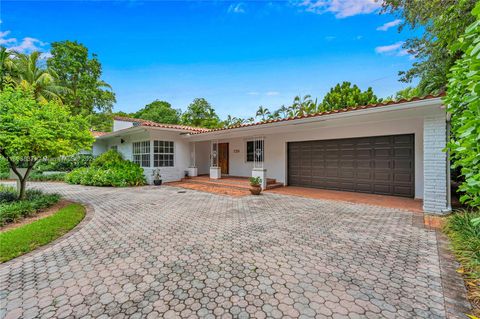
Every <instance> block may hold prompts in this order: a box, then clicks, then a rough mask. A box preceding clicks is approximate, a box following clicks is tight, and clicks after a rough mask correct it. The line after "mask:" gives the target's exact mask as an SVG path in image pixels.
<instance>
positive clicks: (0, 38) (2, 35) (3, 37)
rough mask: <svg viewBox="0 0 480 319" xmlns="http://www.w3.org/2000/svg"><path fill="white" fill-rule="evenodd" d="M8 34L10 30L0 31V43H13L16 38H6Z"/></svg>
mask: <svg viewBox="0 0 480 319" xmlns="http://www.w3.org/2000/svg"><path fill="white" fill-rule="evenodd" d="M9 34H10V31H4V32H1V31H0V45H5V46H7V45H8V44H9V43H12V44H14V43H16V42H17V39H15V38H7V35H9Z"/></svg>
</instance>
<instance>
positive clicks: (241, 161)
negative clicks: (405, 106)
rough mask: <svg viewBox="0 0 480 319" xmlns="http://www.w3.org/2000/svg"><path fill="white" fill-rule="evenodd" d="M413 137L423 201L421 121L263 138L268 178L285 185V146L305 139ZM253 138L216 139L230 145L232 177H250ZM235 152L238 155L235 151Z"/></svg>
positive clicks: (418, 193) (417, 186)
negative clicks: (248, 150) (248, 158)
mask: <svg viewBox="0 0 480 319" xmlns="http://www.w3.org/2000/svg"><path fill="white" fill-rule="evenodd" d="M396 134H415V197H416V198H423V162H424V161H423V119H422V118H416V119H402V120H390V121H382V122H375V123H364V124H356V125H355V124H354V125H351V124H348V125H345V126H341V127H339V126H335V127H323V128H310V129H308V130H305V129H304V130H302V129H301V128H300V127H299V128H297V131H291V132H288V133H279V134H270V135H268V134H267V135H264V138H265V162H264V168H266V169H267V176H268V178H275V179H276V180H277V181H278V182H281V183H284V184H287V183H288V181H287V143H288V142H296V141H308V140H327V139H338V138H350V137H365V136H382V135H396ZM248 140H252V137H243V138H232V139H219V140H218V142H219V143H229V144H230V145H229V160H230V162H229V167H230V172H229V173H230V175H232V176H251V174H252V169H253V163H252V162H247V161H246V142H247V141H248ZM198 144H199V143H197V147H196V148H197V154H198V153H199V152H204V153H207V154H208V153H209V148H208V147H206V148H203V147H199V145H198ZM235 150H237V151H238V152H236V151H235Z"/></svg>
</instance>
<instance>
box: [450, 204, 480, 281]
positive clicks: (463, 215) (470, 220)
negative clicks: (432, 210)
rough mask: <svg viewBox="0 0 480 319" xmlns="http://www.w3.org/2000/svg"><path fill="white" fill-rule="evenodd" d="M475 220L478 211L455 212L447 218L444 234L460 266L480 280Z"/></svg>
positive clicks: (479, 241)
mask: <svg viewBox="0 0 480 319" xmlns="http://www.w3.org/2000/svg"><path fill="white" fill-rule="evenodd" d="M477 218H480V211H476V212H468V211H461V212H457V213H455V214H453V215H452V216H450V217H448V219H447V223H446V225H445V232H446V233H447V235H448V236H449V237H450V239H451V241H452V246H453V248H454V251H455V253H456V254H457V256H458V257H459V259H460V260H461V261H462V264H463V265H464V266H465V267H467V268H469V269H471V270H473V274H474V275H475V277H476V278H478V279H480V225H479V224H478V223H476V222H475V219H477Z"/></svg>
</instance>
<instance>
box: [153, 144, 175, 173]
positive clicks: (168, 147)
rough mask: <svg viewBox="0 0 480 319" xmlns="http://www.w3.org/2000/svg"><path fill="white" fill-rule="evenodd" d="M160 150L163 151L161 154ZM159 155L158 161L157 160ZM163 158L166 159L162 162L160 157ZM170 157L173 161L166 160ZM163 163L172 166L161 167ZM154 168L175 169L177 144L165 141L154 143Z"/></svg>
mask: <svg viewBox="0 0 480 319" xmlns="http://www.w3.org/2000/svg"><path fill="white" fill-rule="evenodd" d="M167 143H168V144H167ZM162 144H163V145H162ZM160 150H162V152H160ZM157 155H158V159H157V158H156V157H157ZM162 156H163V157H164V158H163V159H162V160H161V159H160V157H162ZM170 156H171V159H165V158H166V157H170ZM170 161H171V162H170ZM161 163H162V164H165V163H166V164H170V163H171V165H160V164H161ZM153 167H175V142H174V141H164V140H154V141H153Z"/></svg>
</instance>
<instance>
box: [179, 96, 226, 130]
mask: <svg viewBox="0 0 480 319" xmlns="http://www.w3.org/2000/svg"><path fill="white" fill-rule="evenodd" d="M182 123H183V124H185V125H191V126H198V127H206V128H218V127H220V126H221V122H220V118H219V117H218V115H217V113H215V110H214V109H213V107H212V106H211V105H210V103H208V102H207V100H205V99H204V98H196V99H194V100H193V102H192V103H190V105H189V106H188V108H187V111H185V113H183V114H182Z"/></svg>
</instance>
